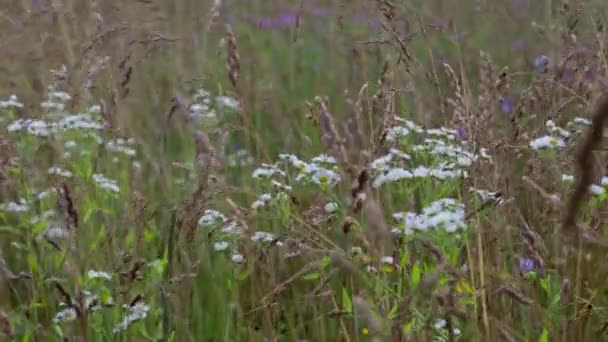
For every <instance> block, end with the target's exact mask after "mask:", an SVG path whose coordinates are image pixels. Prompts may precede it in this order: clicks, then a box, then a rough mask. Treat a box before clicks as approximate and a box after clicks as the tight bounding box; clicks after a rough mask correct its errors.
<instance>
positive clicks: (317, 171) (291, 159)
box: [279, 154, 342, 187]
mask: <svg viewBox="0 0 608 342" xmlns="http://www.w3.org/2000/svg"><path fill="white" fill-rule="evenodd" d="M279 159H281V160H282V161H284V162H287V163H288V164H289V165H290V166H291V167H293V168H295V169H296V170H297V171H298V175H297V176H296V181H297V182H313V183H315V184H319V185H327V186H330V187H333V186H335V185H336V184H338V183H340V182H341V181H342V177H341V176H340V174H339V173H338V171H337V167H336V165H335V164H336V159H335V158H334V157H332V156H328V155H326V154H321V155H319V156H316V157H314V158H312V160H311V161H310V162H305V161H302V160H300V159H299V158H298V157H297V156H295V155H293V154H279Z"/></svg>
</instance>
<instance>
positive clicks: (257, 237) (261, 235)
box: [251, 231, 275, 242]
mask: <svg viewBox="0 0 608 342" xmlns="http://www.w3.org/2000/svg"><path fill="white" fill-rule="evenodd" d="M274 239H275V238H274V235H272V234H271V233H267V232H262V231H257V232H255V233H253V235H252V236H251V241H254V242H272V241H273V240H274Z"/></svg>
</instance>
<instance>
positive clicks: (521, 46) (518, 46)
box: [513, 39, 526, 53]
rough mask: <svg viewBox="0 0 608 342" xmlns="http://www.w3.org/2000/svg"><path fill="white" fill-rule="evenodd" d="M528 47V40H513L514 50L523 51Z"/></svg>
mask: <svg viewBox="0 0 608 342" xmlns="http://www.w3.org/2000/svg"><path fill="white" fill-rule="evenodd" d="M525 49H526V41H525V40H523V39H518V40H516V41H514V42H513V52H517V53H522V52H524V50H525Z"/></svg>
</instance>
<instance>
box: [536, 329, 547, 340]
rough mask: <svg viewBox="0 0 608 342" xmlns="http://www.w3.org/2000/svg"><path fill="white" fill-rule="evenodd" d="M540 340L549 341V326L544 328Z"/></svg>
mask: <svg viewBox="0 0 608 342" xmlns="http://www.w3.org/2000/svg"><path fill="white" fill-rule="evenodd" d="M538 342H549V331H547V328H543V332H542V334H540V338H539V339H538Z"/></svg>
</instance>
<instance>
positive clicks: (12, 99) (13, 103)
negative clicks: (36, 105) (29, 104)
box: [0, 94, 23, 109]
mask: <svg viewBox="0 0 608 342" xmlns="http://www.w3.org/2000/svg"><path fill="white" fill-rule="evenodd" d="M11 107H13V108H22V107H23V103H20V102H19V101H18V100H17V95H15V94H13V95H11V96H9V98H8V100H6V101H2V100H0V109H1V108H11Z"/></svg>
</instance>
